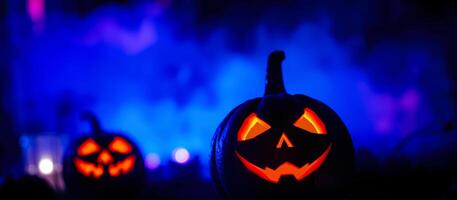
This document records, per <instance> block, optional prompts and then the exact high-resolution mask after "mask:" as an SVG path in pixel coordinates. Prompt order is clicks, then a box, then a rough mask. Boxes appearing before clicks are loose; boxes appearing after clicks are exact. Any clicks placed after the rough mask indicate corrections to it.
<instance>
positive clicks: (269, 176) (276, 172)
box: [235, 144, 332, 183]
mask: <svg viewBox="0 0 457 200" xmlns="http://www.w3.org/2000/svg"><path fill="white" fill-rule="evenodd" d="M331 148H332V144H330V145H329V146H328V147H327V149H326V150H325V151H324V153H322V154H321V155H320V156H319V157H318V158H317V159H316V160H314V161H313V162H312V163H311V164H309V163H306V164H305V165H303V166H302V167H297V166H296V165H294V164H292V163H290V162H284V163H283V164H281V165H280V166H279V167H277V168H276V169H271V168H269V167H265V168H264V169H262V168H260V167H258V166H257V165H255V164H253V163H251V162H249V161H248V160H246V159H245V158H244V157H243V156H241V155H240V154H239V153H238V152H235V154H236V156H237V157H238V158H239V159H240V161H241V163H243V165H244V166H245V167H246V168H247V169H248V170H249V171H251V172H252V173H254V174H256V175H257V176H259V177H261V178H263V179H265V180H267V181H269V182H272V183H278V182H279V179H280V178H281V176H283V175H293V176H294V177H295V179H296V180H297V181H300V180H302V179H303V178H305V177H307V176H308V175H310V174H311V173H313V172H314V171H316V170H317V169H318V168H319V167H320V166H321V165H322V163H323V162H324V161H325V159H326V158H327V155H328V153H329V152H330V149H331Z"/></svg>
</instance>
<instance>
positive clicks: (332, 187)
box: [211, 51, 354, 199]
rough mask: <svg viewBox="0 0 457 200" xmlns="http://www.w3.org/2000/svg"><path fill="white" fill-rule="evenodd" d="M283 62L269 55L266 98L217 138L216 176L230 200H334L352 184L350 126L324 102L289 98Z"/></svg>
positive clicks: (226, 124)
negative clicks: (284, 80) (348, 127)
mask: <svg viewBox="0 0 457 200" xmlns="http://www.w3.org/2000/svg"><path fill="white" fill-rule="evenodd" d="M284 59H285V55H284V52H282V51H276V52H273V53H272V54H270V56H269V59H268V68H267V85H266V88H265V94H264V96H263V97H259V98H255V99H251V100H248V101H246V102H244V103H243V104H240V105H239V106H238V107H236V108H235V109H233V110H232V111H231V112H230V113H229V114H228V115H227V116H226V118H225V119H224V120H223V121H222V123H221V124H220V125H219V127H218V129H217V130H216V133H215V134H214V137H213V146H212V152H211V171H212V172H211V173H212V177H213V180H214V182H215V184H216V186H217V187H218V189H219V191H220V193H221V194H222V195H223V196H224V197H226V198H231V199H271V198H281V199H282V198H287V197H289V198H290V197H293V198H303V199H305V198H306V199H309V198H324V199H325V198H335V197H337V196H339V194H340V191H341V190H342V188H343V187H344V186H345V184H346V183H348V180H349V179H350V175H351V172H352V171H353V168H354V149H353V146H352V141H351V138H350V135H349V132H348V130H347V128H346V126H345V125H344V123H343V122H342V120H341V119H340V118H339V117H338V115H337V114H336V113H335V112H334V111H333V110H332V109H331V108H329V107H328V106H326V105H325V104H323V103H322V102H320V101H318V100H315V99H312V98H310V97H308V96H305V95H300V94H298V95H290V94H288V93H287V92H286V90H285V88H284V84H283V78H282V65H281V63H282V61H283V60H284Z"/></svg>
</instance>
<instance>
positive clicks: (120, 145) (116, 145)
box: [109, 136, 132, 154]
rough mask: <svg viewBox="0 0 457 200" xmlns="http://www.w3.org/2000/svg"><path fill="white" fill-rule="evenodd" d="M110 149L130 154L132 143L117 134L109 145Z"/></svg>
mask: <svg viewBox="0 0 457 200" xmlns="http://www.w3.org/2000/svg"><path fill="white" fill-rule="evenodd" d="M109 149H110V150H111V151H112V152H118V153H122V154H128V153H130V152H132V145H130V143H129V142H128V141H127V140H125V139H124V138H122V137H119V136H116V137H114V139H113V141H112V142H111V144H110V145H109Z"/></svg>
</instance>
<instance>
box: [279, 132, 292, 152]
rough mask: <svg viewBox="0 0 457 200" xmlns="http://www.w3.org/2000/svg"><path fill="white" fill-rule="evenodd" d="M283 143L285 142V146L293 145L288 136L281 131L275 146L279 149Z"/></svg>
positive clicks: (290, 146)
mask: <svg viewBox="0 0 457 200" xmlns="http://www.w3.org/2000/svg"><path fill="white" fill-rule="evenodd" d="M284 144H286V145H287V146H286V147H287V148H292V147H294V145H293V144H292V142H291V141H290V140H289V138H288V137H287V135H286V133H282V135H281V137H280V138H279V141H278V144H277V145H276V148H277V149H280V148H282V146H284Z"/></svg>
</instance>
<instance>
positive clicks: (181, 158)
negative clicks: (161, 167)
mask: <svg viewBox="0 0 457 200" xmlns="http://www.w3.org/2000/svg"><path fill="white" fill-rule="evenodd" d="M189 158H190V154H189V151H187V149H185V148H181V147H180V148H176V149H175V150H174V151H173V160H174V161H175V162H177V163H179V164H185V163H186V162H187V161H189Z"/></svg>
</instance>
